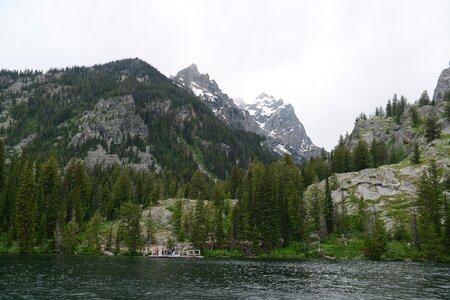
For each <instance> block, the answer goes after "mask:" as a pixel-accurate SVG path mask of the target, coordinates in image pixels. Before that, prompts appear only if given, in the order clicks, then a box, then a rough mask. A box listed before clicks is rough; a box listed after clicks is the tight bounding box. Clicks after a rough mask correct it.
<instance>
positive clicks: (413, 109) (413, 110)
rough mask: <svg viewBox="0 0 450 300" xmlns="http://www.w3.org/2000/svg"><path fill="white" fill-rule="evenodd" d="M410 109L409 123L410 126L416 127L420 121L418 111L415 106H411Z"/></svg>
mask: <svg viewBox="0 0 450 300" xmlns="http://www.w3.org/2000/svg"><path fill="white" fill-rule="evenodd" d="M410 111H411V125H412V127H414V128H417V127H419V125H420V123H421V120H420V117H419V113H418V112H417V109H416V107H415V106H412V107H411V110H410Z"/></svg>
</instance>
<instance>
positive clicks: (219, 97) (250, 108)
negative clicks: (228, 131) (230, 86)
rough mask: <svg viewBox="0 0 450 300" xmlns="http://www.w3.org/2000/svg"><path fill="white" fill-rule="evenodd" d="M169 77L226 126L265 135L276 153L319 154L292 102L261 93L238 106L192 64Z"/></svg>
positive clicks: (303, 156)
mask: <svg viewBox="0 0 450 300" xmlns="http://www.w3.org/2000/svg"><path fill="white" fill-rule="evenodd" d="M172 79H173V80H174V81H175V82H176V83H178V84H179V85H180V86H183V87H186V88H188V89H189V90H191V91H192V92H193V93H194V94H195V95H196V96H198V97H199V98H200V99H201V100H202V101H203V102H204V103H205V104H206V105H208V107H210V109H211V110H212V111H213V113H214V114H215V115H216V116H217V117H219V118H220V119H221V120H223V121H224V122H225V123H227V124H228V125H230V126H233V127H236V128H243V129H245V130H247V131H250V132H254V133H257V134H260V135H262V136H264V137H266V141H267V144H268V146H269V147H270V148H271V149H272V150H273V151H274V152H275V153H277V154H278V155H285V154H289V155H291V156H292V157H293V158H294V160H295V161H297V162H302V161H303V160H305V159H309V158H310V157H312V156H317V155H319V154H320V153H321V149H320V148H318V147H316V146H315V145H314V144H313V143H312V141H311V139H310V138H309V137H308V136H307V135H306V132H305V128H304V127H303V124H302V123H301V122H300V121H299V120H298V118H297V116H296V115H295V111H294V108H293V107H292V105H290V104H284V103H283V100H281V99H280V100H276V99H275V98H273V96H268V95H266V94H261V95H260V96H259V97H257V98H256V102H255V103H254V104H251V105H245V103H242V104H241V105H240V106H239V107H238V106H236V104H235V103H234V101H233V100H232V99H231V98H229V97H228V95H227V94H225V93H223V92H222V90H221V89H220V88H219V86H218V84H217V83H216V82H215V81H214V80H212V79H210V77H209V75H208V74H201V73H200V72H199V71H198V68H197V66H196V65H195V64H192V65H191V66H189V67H187V68H186V69H183V70H181V71H180V72H178V73H177V75H175V76H173V77H172Z"/></svg>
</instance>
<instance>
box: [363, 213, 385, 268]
mask: <svg viewBox="0 0 450 300" xmlns="http://www.w3.org/2000/svg"><path fill="white" fill-rule="evenodd" d="M386 246H387V236H386V229H385V227H384V222H383V220H382V219H381V218H380V217H379V216H378V214H377V212H374V213H373V215H372V222H371V227H370V228H369V231H368V232H367V233H366V235H365V238H364V253H365V255H366V257H367V258H369V259H370V260H380V259H381V257H382V255H383V254H384V253H385V252H386Z"/></svg>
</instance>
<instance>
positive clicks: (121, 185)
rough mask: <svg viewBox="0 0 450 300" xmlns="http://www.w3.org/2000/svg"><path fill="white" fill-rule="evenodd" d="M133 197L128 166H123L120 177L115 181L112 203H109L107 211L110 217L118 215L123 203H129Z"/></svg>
mask: <svg viewBox="0 0 450 300" xmlns="http://www.w3.org/2000/svg"><path fill="white" fill-rule="evenodd" d="M132 199H133V194H132V188H131V181H130V173H129V170H128V169H127V168H123V169H121V171H120V174H119V177H118V178H117V180H116V182H115V183H114V186H113V190H112V195H111V203H109V205H108V207H107V211H106V216H107V217H108V219H112V218H115V217H117V216H118V212H119V207H120V206H121V205H122V204H123V203H127V202H129V201H131V200H132Z"/></svg>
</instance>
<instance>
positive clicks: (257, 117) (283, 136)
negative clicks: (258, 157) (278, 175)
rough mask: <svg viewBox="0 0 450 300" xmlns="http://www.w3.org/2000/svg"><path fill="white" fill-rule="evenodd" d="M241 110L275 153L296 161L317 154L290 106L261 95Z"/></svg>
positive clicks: (315, 147)
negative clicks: (258, 129)
mask: <svg viewBox="0 0 450 300" xmlns="http://www.w3.org/2000/svg"><path fill="white" fill-rule="evenodd" d="M244 109H245V110H246V111H248V113H249V117H250V118H251V119H252V120H253V121H255V122H256V124H258V127H259V128H260V130H261V132H262V134H263V135H265V136H266V137H268V141H269V143H270V145H271V146H272V148H273V149H274V150H275V151H276V152H277V153H278V154H280V155H284V154H288V155H291V156H292V157H293V158H294V159H295V160H296V161H298V162H300V161H301V160H303V159H309V158H311V157H313V156H318V155H320V153H321V149H320V148H318V147H317V146H315V145H314V144H313V142H312V141H311V139H310V138H309V136H308V135H307V134H306V130H305V128H304V127H303V124H302V123H301V122H300V121H299V119H298V118H297V116H296V115H295V111H294V108H293V107H292V105H290V104H285V103H284V102H283V100H282V99H278V100H277V99H275V97H273V96H270V95H267V94H265V93H262V94H261V95H259V96H258V97H257V98H256V99H255V101H254V103H253V104H249V105H245V106H244Z"/></svg>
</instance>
